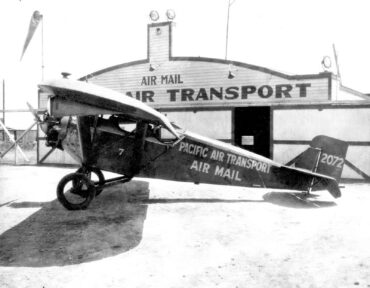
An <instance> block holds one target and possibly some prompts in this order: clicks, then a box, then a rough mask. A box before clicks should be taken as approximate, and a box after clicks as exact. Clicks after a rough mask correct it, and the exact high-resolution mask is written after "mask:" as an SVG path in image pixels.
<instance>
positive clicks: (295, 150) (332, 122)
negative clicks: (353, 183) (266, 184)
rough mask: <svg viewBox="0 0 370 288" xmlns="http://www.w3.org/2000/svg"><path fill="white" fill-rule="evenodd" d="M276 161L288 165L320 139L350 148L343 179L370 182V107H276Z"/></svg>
mask: <svg viewBox="0 0 370 288" xmlns="http://www.w3.org/2000/svg"><path fill="white" fill-rule="evenodd" d="M272 115H273V131H272V144H273V155H272V157H273V159H274V160H276V161H278V162H280V163H287V162H289V161H290V160H291V159H292V158H294V157H296V156H297V155H298V154H300V153H301V152H303V151H304V150H305V149H307V145H309V144H310V142H311V140H312V139H313V138H314V137H315V136H317V135H327V136H331V137H334V138H338V139H340V140H343V141H346V142H348V144H349V148H348V152H347V157H346V160H345V165H344V169H343V174H342V179H345V180H358V181H367V182H368V181H370V129H369V127H370V106H369V105H311V106H299V107H292V106H290V107H289V106H285V107H275V108H273V111H272Z"/></svg>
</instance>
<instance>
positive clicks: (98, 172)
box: [76, 167, 105, 197]
mask: <svg viewBox="0 0 370 288" xmlns="http://www.w3.org/2000/svg"><path fill="white" fill-rule="evenodd" d="M87 170H88V172H90V173H95V174H96V176H98V179H99V181H98V182H97V183H98V184H99V185H102V184H103V183H104V182H105V177H104V174H103V172H101V170H100V169H99V168H95V167H89V168H87ZM76 173H81V174H84V175H85V176H86V174H87V173H86V168H85V167H80V168H78V169H77V171H76ZM90 180H91V179H90ZM95 183H96V182H95ZM95 190H96V191H95V197H96V196H98V195H99V194H100V193H101V192H103V188H95Z"/></svg>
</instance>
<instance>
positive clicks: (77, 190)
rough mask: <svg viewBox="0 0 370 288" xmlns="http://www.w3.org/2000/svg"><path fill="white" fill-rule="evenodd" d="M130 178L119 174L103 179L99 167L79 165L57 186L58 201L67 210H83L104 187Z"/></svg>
mask: <svg viewBox="0 0 370 288" xmlns="http://www.w3.org/2000/svg"><path fill="white" fill-rule="evenodd" d="M131 179H132V176H131V177H128V176H121V177H116V178H112V179H108V180H105V178H104V175H103V173H102V172H101V170H100V169H98V168H94V167H86V166H82V167H80V168H79V169H78V170H77V171H76V172H75V173H71V174H68V175H66V176H64V177H63V178H62V179H61V180H60V182H59V184H58V186H57V197H58V200H59V202H60V203H61V204H62V205H63V206H64V207H65V208H66V209H68V210H84V209H86V208H87V207H88V206H89V204H90V202H91V201H92V200H93V199H94V198H95V197H96V196H98V195H99V194H100V193H101V192H102V191H103V189H104V188H105V187H108V186H111V185H114V184H117V183H125V182H128V181H130V180H131Z"/></svg>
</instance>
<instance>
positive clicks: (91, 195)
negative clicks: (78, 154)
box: [57, 173, 96, 210]
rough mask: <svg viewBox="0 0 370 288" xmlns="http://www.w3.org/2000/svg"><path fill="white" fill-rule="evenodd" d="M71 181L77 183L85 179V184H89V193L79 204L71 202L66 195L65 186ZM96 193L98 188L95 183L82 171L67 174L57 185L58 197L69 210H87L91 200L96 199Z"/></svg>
mask: <svg viewBox="0 0 370 288" xmlns="http://www.w3.org/2000/svg"><path fill="white" fill-rule="evenodd" d="M70 181H72V182H73V183H76V182H77V181H83V182H84V184H85V185H86V186H87V191H88V195H87V197H86V198H85V200H84V201H83V202H81V203H78V204H75V203H71V202H69V201H68V200H67V198H66V197H65V195H64V187H65V185H66V184H67V183H68V182H70ZM95 193H96V189H95V186H94V183H93V182H92V181H91V180H90V179H89V178H87V177H86V176H85V175H84V174H81V173H71V174H67V175H66V176H64V177H63V178H62V179H61V180H60V181H59V183H58V186H57V198H58V200H59V202H60V203H61V204H62V205H63V206H64V207H65V208H66V209H68V210H85V209H86V208H87V207H88V206H89V204H90V202H91V201H92V200H93V199H94V197H95Z"/></svg>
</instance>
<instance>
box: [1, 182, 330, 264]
mask: <svg viewBox="0 0 370 288" xmlns="http://www.w3.org/2000/svg"><path fill="white" fill-rule="evenodd" d="M106 189H107V191H103V193H102V194H101V195H99V196H98V197H97V199H96V200H94V201H92V203H91V204H90V206H89V208H88V209H87V210H84V211H68V210H66V209H65V208H64V207H62V206H61V204H60V203H59V202H58V200H53V201H51V202H13V201H11V202H9V203H8V204H9V205H8V207H11V208H14V209H18V208H41V209H40V210H38V211H37V212H35V213H34V214H32V215H31V216H30V217H28V218H27V219H25V220H24V221H22V222H21V223H19V224H18V225H16V226H14V227H13V228H11V229H9V230H7V231H6V232H4V233H3V234H2V235H0V243H1V245H0V266H9V267H17V266H23V267H45V266H65V265H73V264H80V263H85V262H90V261H95V260H100V259H103V258H106V257H110V256H115V255H118V254H121V253H123V252H126V251H129V250H131V249H133V248H135V247H136V246H137V245H139V243H140V242H141V239H142V234H143V227H144V221H145V219H146V214H147V208H148V205H149V204H173V203H266V202H269V203H272V204H275V205H280V206H285V207H290V208H323V207H331V206H335V205H336V204H335V203H334V202H325V201H318V200H311V199H310V200H309V201H307V200H306V199H301V198H300V197H301V194H298V193H297V194H293V193H288V192H272V193H266V194H265V195H263V200H262V199H261V200H244V199H217V198H210V199H204V198H175V199H166V198H154V199H149V192H150V191H149V183H148V182H145V181H136V180H133V181H131V182H129V183H126V184H125V185H118V186H112V187H110V188H106ZM311 198H315V196H314V195H311Z"/></svg>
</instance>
